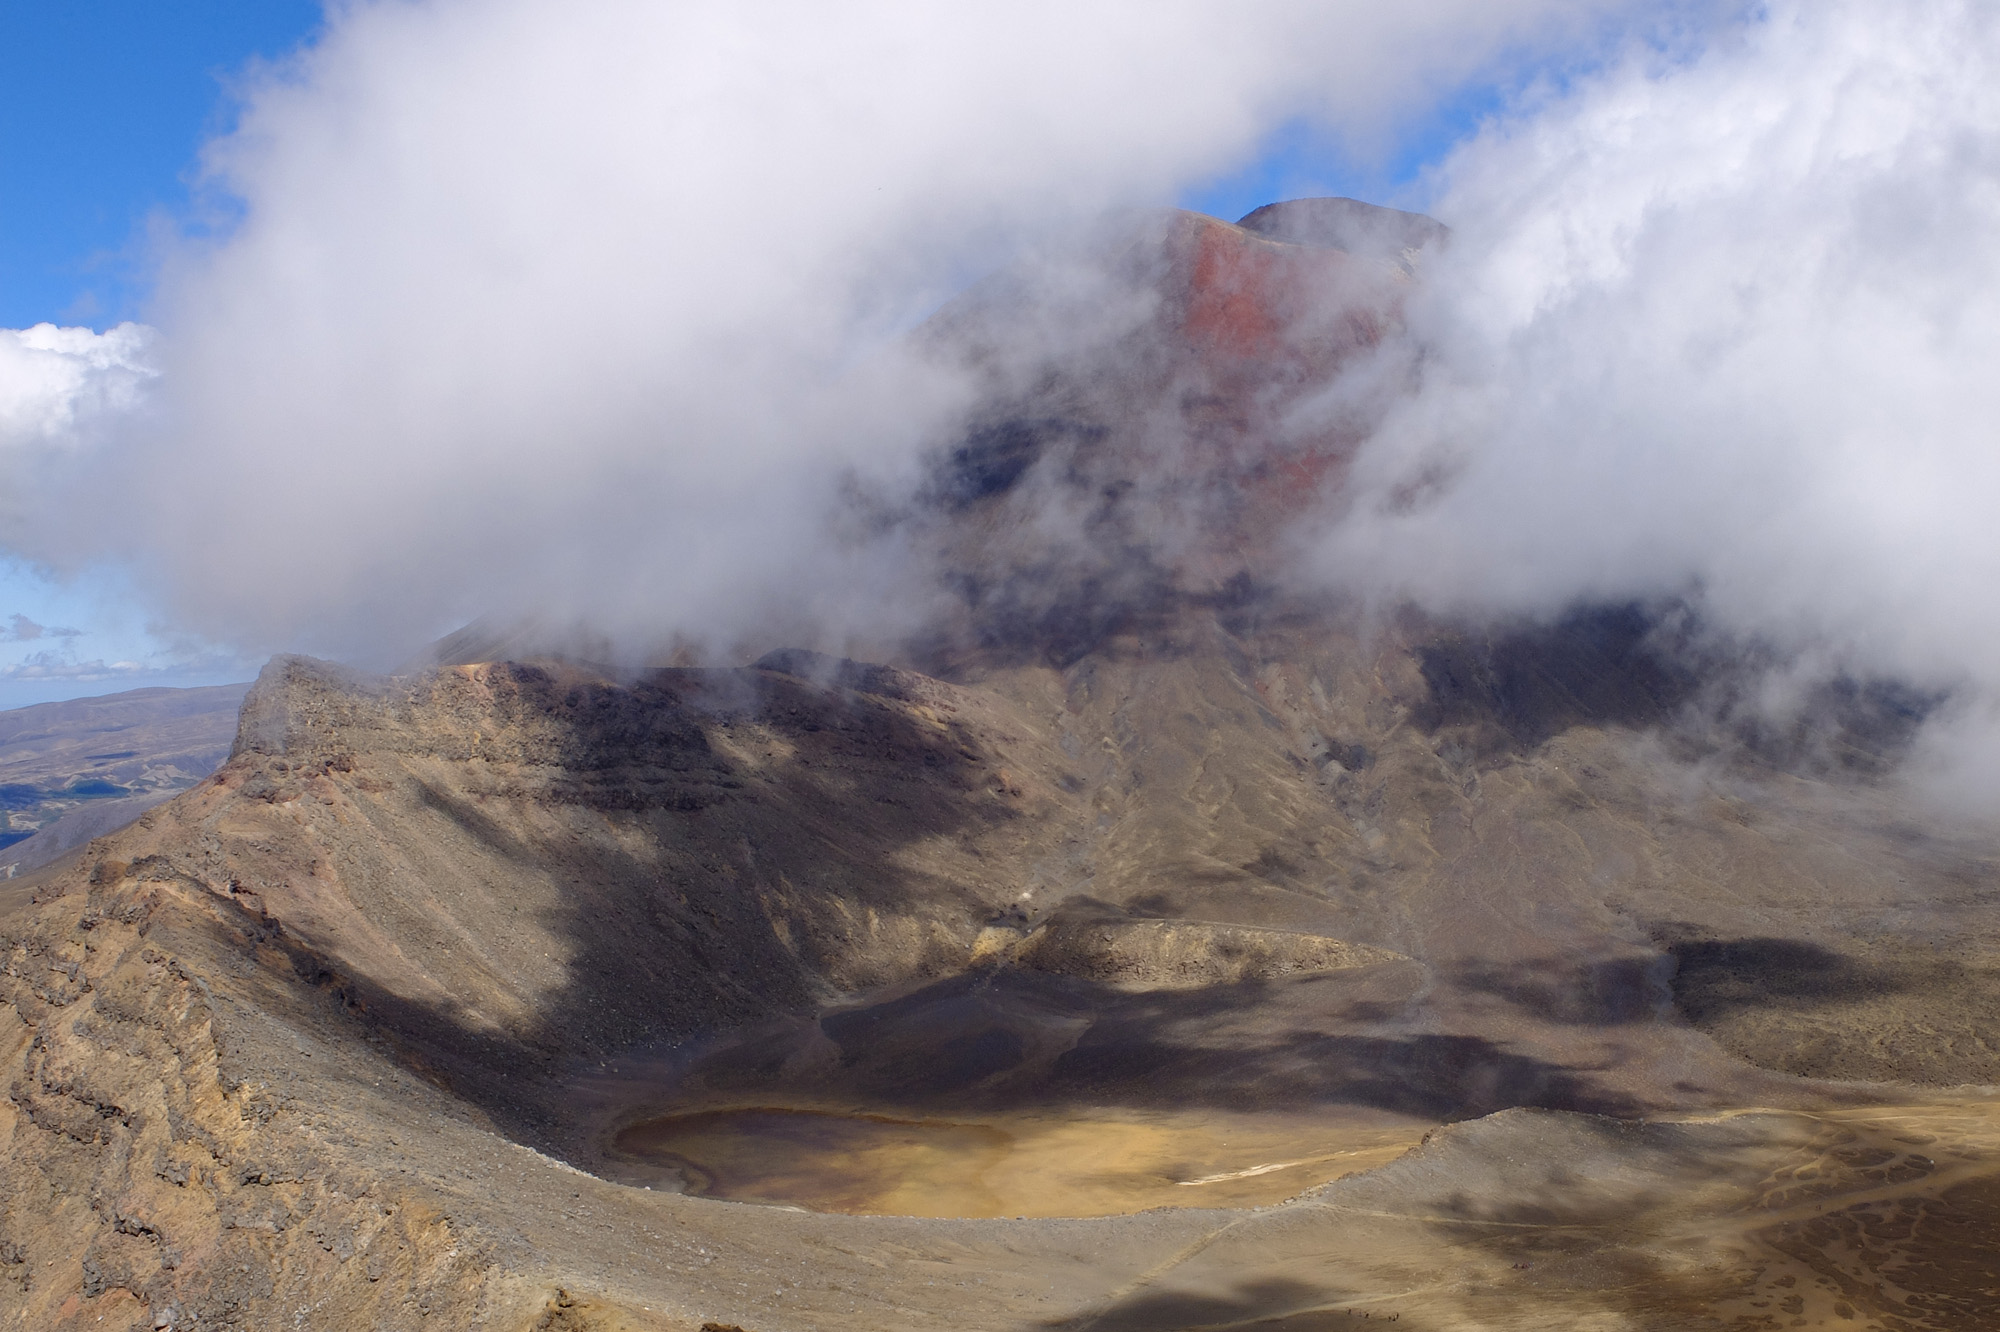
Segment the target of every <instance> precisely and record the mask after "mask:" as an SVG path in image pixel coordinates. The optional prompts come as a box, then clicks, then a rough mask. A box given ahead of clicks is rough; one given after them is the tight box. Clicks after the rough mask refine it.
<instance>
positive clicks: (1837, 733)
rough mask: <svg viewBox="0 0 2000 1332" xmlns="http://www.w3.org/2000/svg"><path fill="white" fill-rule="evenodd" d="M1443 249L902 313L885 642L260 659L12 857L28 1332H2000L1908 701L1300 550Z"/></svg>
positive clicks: (1364, 241) (1985, 843) (1131, 276)
mask: <svg viewBox="0 0 2000 1332" xmlns="http://www.w3.org/2000/svg"><path fill="white" fill-rule="evenodd" d="M1448 244H1449V237H1448V236H1447V235H1446V233H1445V232H1444V230H1443V228H1441V227H1440V226H1438V225H1437V224H1436V223H1434V222H1431V221H1430V220H1428V219H1425V218H1421V217H1416V216H1414V215H1410V214H1403V213H1396V212H1393V211H1390V210H1386V209H1375V208H1371V207H1369V206H1368V205H1365V204H1358V203H1355V202H1354V201H1349V200H1302V201H1293V202H1291V203H1287V204H1281V205H1274V206H1272V207H1270V208H1266V209H1259V210H1258V211H1257V212H1255V213H1252V214H1251V215H1250V216H1249V217H1247V218H1245V219H1243V221H1242V222H1241V223H1240V224H1237V225H1231V224H1228V223H1225V222H1222V221H1219V220H1217V219H1213V218H1204V217H1199V216H1196V215H1192V214H1185V213H1181V214H1171V215H1168V216H1165V217H1161V218H1157V219H1151V220H1148V221H1146V222H1145V223H1143V224H1141V225H1138V226H1136V227H1133V228H1131V229H1129V230H1127V231H1125V232H1123V233H1121V234H1120V235H1118V236H1116V237H1113V238H1111V239H1110V240H1108V241H1100V242H1098V245H1099V248H1098V249H1097V250H1095V251H1093V266H1094V271H1096V272H1097V273H1098V274H1099V275H1100V279H1101V280H1100V285H1098V286H1097V287H1095V288H1093V290H1092V293H1091V294H1090V296H1089V298H1088V300H1087V301H1086V302H1084V304H1085V305H1087V307H1088V308H1087V309H1084V310H1079V309H1077V308H1075V307H1074V306H1066V305H1064V303H1063V302H1064V301H1065V300H1070V301H1074V300H1075V296H1074V288H1073V287H1070V286H1065V285H1064V284H1062V283H1055V282H1052V281H1051V280H1050V279H1048V278H1047V276H1046V274H1037V273H1035V272H1017V273H1010V274H1006V275H1002V276H1001V277H999V278H996V279H993V280H990V281H989V282H987V283H983V284H981V285H980V286H979V287H976V288H974V289H973V290H971V291H969V292H967V293H966V294H965V295H964V296H963V297H961V298H960V299H959V300H958V301H956V302H954V303H953V304H952V305H950V306H948V307H947V308H946V309H945V310H943V311H941V312H940V313H939V315H938V316H937V317H936V318H935V319H933V320H932V321H931V323H930V324H928V325H927V326H926V327H925V328H924V329H922V330H920V331H919V333H918V335H917V336H918V339H919V341H920V342H921V344H922V346H923V348H924V354H926V355H929V356H933V357H936V358H939V359H940V360H941V361H943V362H945V363H948V364H950V365H952V366H954V367H955V368H957V370H959V371H960V372H962V373H964V374H967V375H969V376H972V377H974V378H975V379H976V380H977V382H979V383H980V384H981V385H982V393H981V396H980V399H979V403H978V406H977V408H976V410H974V411H973V412H972V413H971V414H970V415H969V416H968V419H967V420H966V421H965V423H964V429H963V431H962V432H961V433H960V434H959V435H958V436H956V437H955V438H953V439H951V440H947V441H943V442H941V443H940V445H939V448H938V449H937V451H936V455H935V458H934V460H933V462H934V465H933V469H932V473H931V475H930V479H929V480H928V481H927V483H926V485H925V487H924V489H923V491H922V495H921V497H920V499H919V500H918V501H917V502H916V503H915V504H914V505H913V506H911V507H910V508H908V509H907V510H906V511H903V512H900V513H898V514H897V515H896V516H895V519H894V521H896V522H897V523H898V524H900V525H901V528H902V531H903V533H904V535H905V536H906V537H907V539H908V540H909V541H910V542H911V543H913V546H914V547H915V548H919V549H922V550H924V551H926V552H928V553H929V556H930V557H932V559H933V562H934V563H935V565H936V567H938V568H940V569H943V570H945V571H946V572H945V576H944V578H943V585H942V589H941V595H940V600H939V603H938V604H939V606H940V607H941V609H940V611H939V613H938V615H937V616H936V617H935V622H934V623H930V624H928V625H926V626H925V627H924V628H923V630H922V631H921V632H919V633H915V634H913V635H911V636H910V637H908V638H907V639H905V640H903V641H899V642H896V643H893V644H885V645H883V647H882V650H881V651H880V652H879V653H876V654H873V655H876V656H878V657H879V658H880V660H878V661H860V660H851V659H847V658H840V657H833V656H827V655H822V654H820V653H818V652H814V651H810V650H805V649H787V650H780V651H776V652H772V653H770V654H768V655H765V656H762V657H760V658H759V659H757V660H755V661H753V662H749V663H747V664H742V665H737V666H731V667H692V666H662V667H659V668H656V669H649V670H646V671H644V672H640V673H638V674H636V675H633V674H630V673H625V674H618V673H613V672H610V671H607V670H604V669H601V668H599V667H596V666H592V665H590V664H588V663H585V662H581V661H578V660H575V659H565V658H561V657H557V656H543V657H539V658H536V659H529V660H514V661H508V660H490V659H484V658H486V657H488V656H490V655H491V654H490V653H487V652H484V651H482V650H480V647H479V644H480V641H481V640H480V639H479V637H478V636H477V635H467V636H462V637H461V638H459V639H458V640H456V642H455V643H453V644H449V645H447V646H446V647H445V648H444V649H443V650H441V652H440V654H439V655H440V656H441V657H442V658H443V660H441V661H440V663H439V664H437V665H436V666H435V667H430V668H426V669H422V670H416V671H412V672H409V673H406V674H402V675H396V676H374V675H367V674H362V673H358V672H355V671H352V670H349V669H347V668H344V667H341V666H337V665H334V664H331V663H326V662H318V661H312V660H308V659H304V658H298V657H285V658H280V659H278V660H276V661H273V662H272V663H271V664H270V666H269V667H267V668H266V670H265V671H264V673H263V675H262V677H261V678H260V679H259V681H258V682H257V684H256V685H255V687H254V688H253V689H252V690H251V692H250V694H249V696H248V698H247V699H246V701H245V703H244V705H243V709H242V714H241V718H240V722H239V727H238V732H237V737H236V741H235V745H234V748H233V751H232V753H231V756H230V758H229V760H228V762H227V763H225V764H224V765H223V766H222V767H221V768H220V769H219V770H218V771H217V772H216V773H215V774H214V775H213V776H212V777H209V778H208V779H206V780H204V781H203V782H202V783H201V784H200V785H199V786H198V787H196V788H195V789H193V790H191V791H188V792H186V793H185V794H182V795H180V796H178V797H177V798H175V799H173V800H172V801H170V802H168V803H166V804H163V805H159V806H156V807H154V808H152V809H150V810H148V811H147V812H146V813H145V814H144V815H143V816H142V817H140V818H139V820H138V821H137V822H136V823H134V824H133V825H131V826H129V827H127V828H125V829H123V830H122V831H119V832H116V833H114V834H112V835H109V836H106V837H102V838H99V839H98V840H96V841H93V842H92V843H90V844H89V845H88V846H87V847H85V848H83V849H82V850H81V851H80V852H78V853H76V854H75V855H72V856H71V857H69V858H68V859H66V860H63V861H61V862H59V863H57V864H55V865H53V866H50V867H47V868H44V869H41V870H37V871H35V872H33V873H29V874H26V875H23V876H21V877H20V878H18V879H16V880H14V881H11V882H9V883H7V884H5V885H0V893H4V894H6V896H5V898H4V899H0V900H4V902H5V915H4V928H5V943H6V947H7V949H8V953H7V962H6V967H5V970H4V975H3V976H0V985H4V990H0V995H4V997H5V999H6V1001H7V1002H6V1005H5V1006H4V1007H0V1050H4V1054H5V1058H6V1061H7V1078H8V1086H9V1100H8V1102H7V1103H6V1106H5V1109H4V1122H5V1129H4V1132H5V1139H4V1141H5V1152H4V1156H0V1178H4V1183H5V1190H4V1194H0V1196H3V1197H4V1199H5V1202H4V1204H0V1206H4V1209H5V1210H4V1213H0V1275H4V1276H5V1277H6V1278H7V1280H6V1283H5V1284H4V1285H0V1298H4V1301H5V1306H6V1307H8V1308H12V1309H15V1310H17V1311H18V1313H17V1315H16V1321H17V1322H19V1323H20V1324H21V1325H22V1326H34V1327H49V1328H61V1327H79V1328H81V1327H99V1326H103V1327H120V1328H124V1327H133V1328H208V1327H257V1328H262V1327H276V1326H292V1325H300V1326H311V1327H326V1328H349V1327H354V1328H370V1327H372V1328H384V1329H390V1328H394V1329H402V1328H412V1329H414V1328H432V1327H484V1328H503V1329H511V1328H519V1329H529V1328H536V1329H584V1328H591V1329H653V1328H658V1329H687V1330H688V1332H693V1330H694V1329H697V1328H709V1329H716V1328H721V1329H731V1328H739V1329H748V1330H749V1332H775V1330H778V1329H808V1328H814V1329H835V1328H841V1329H845V1328H852V1329H864V1328H865V1329H881V1328H903V1327H909V1328H916V1327H926V1328H930V1327H950V1328H968V1329H972V1328H995V1329H1000V1328H1006V1329H1026V1328H1074V1329H1094V1330H1096V1332H1111V1330H1113V1329H1195V1328H1222V1327H1230V1328H1234V1327H1252V1326H1255V1327H1262V1328H1281V1329H1285V1330H1286V1332H1308V1330H1309V1329H1310V1330H1313V1332H1318V1330H1319V1329H1331V1328H1347V1327H1351V1326H1359V1325H1361V1324H1363V1323H1366V1322H1370V1321H1388V1320H1393V1321H1397V1322H1399V1323H1401V1324H1403V1325H1404V1326H1406V1327H1409V1328H1414V1329H1423V1328H1435V1329H1445V1328H1451V1329H1463V1328H1511V1327H1529V1326H1536V1327H1544V1326H1568V1327H1594V1328H1607V1329H1610V1328H1635V1329H1637V1328H1645V1329H1657V1328H1744V1329H1748V1328H1764V1327H1791V1326H1850V1325H1851V1326H1877V1327H1882V1328H1931V1327H1935V1328H1965V1327H1977V1326H1987V1325H1995V1324H2000V1291H1996V1289H1995V1286H1994V1281H1993V1278H1992V1276H1991V1254H1992V1252H1993V1251H1994V1249H1995V1246H1996V1244H2000V1101H1996V1099H1995V1097H1994V1095H1993V1084H1995V1083H2000V1044H1996V1043H1995V1041H1994V1038H1993V1033H1994V1031H1995V1030H1996V1029H2000V929H1996V925H1997V924H2000V918H1996V916H1995V914H1994V895H1995V893H1996V890H2000V889H1996V885H2000V877H1996V858H2000V839H1996V837H1995V835H1994V834H1993V833H1992V832H1991V830H1989V829H1982V828H1976V827H1967V826H1964V825H1959V824H1954V823H1950V822H1946V821H1944V820H1942V819H1940V818H1938V817H1934V816H1932V815H1931V814H1929V813H1928V812H1926V811H1925V810H1924V809H1923V808H1921V807H1919V806H1916V805H1913V804H1911V803H1910V802H1909V801H1908V800H1907V799H1906V798H1905V797H1904V796H1903V795H1902V794H1901V791H1902V788H1901V787H1900V786H1899V785H1898V784H1897V782H1896V781H1895V774H1896V772H1897V770H1898V767H1899V765H1900V764H1901V763H1902V762H1903V761H1904V760H1905V757H1906V755H1907V750H1908V747H1909V744H1910V741H1911V738H1912V736H1913V734H1914V732H1915V729H1916V727H1917V726H1918V724H1919V723H1920V722H1921V721H1922V720H1923V719H1924V717H1925V715H1926V713H1927V710H1928V709H1929V708H1931V707H1932V706H1934V704H1935V700H1932V699H1929V698H1926V697H1925V696H1922V695H1919V694H1917V693H1915V692H1913V691H1910V690H1907V689H1902V688H1899V687H1897V686H1895V685H1894V684H1893V683H1892V682H1883V681H1852V682H1842V683H1840V684H1837V685H1835V686H1829V687H1828V692H1827V696H1826V698H1825V700H1824V703H1825V706H1823V707H1818V708H1815V709H1812V710H1810V711H1808V712H1807V713H1805V714H1803V716H1804V720H1802V721H1800V722H1799V723H1798V724H1797V727H1796V728H1795V729H1794V730H1792V731H1789V732H1786V733H1784V734H1775V733H1773V732H1772V731H1771V730H1770V728H1768V727H1766V728H1764V729H1762V730H1760V729H1757V728H1756V727H1751V726H1747V725H1746V724H1743V723H1740V722H1736V721H1732V720H1731V719H1730V714H1728V713H1727V711H1726V710H1718V709H1717V708H1716V707H1715V706H1714V700H1715V698H1716V697H1718V695H1727V694H1728V692H1729V691H1730V690H1731V689H1732V688H1734V687H1735V686H1736V685H1737V684H1738V683H1740V681H1741V680H1742V679H1743V678H1744V677H1743V672H1744V671H1746V670H1748V669H1749V668H1748V667H1747V666H1746V665H1745V664H1744V663H1743V662H1741V661H1738V660H1734V659H1731V658H1729V657H1727V656H1726V655H1725V654H1720V653H1718V652H1717V651H1716V650H1714V649H1712V648H1705V649H1702V650H1700V651H1696V650H1694V649H1692V648H1690V647H1689V646H1688V644H1687V643H1686V642H1685V641H1684V636H1677V635H1682V629H1683V628H1684V623H1685V620H1684V617H1683V616H1680V615H1678V613H1677V612H1676V611H1675V608H1663V607H1650V606H1634V605H1614V606H1583V607H1577V608H1574V609H1573V610H1572V611H1570V612H1569V613H1568V614H1566V615H1565V616H1564V617H1562V618H1561V619H1559V620H1556V621H1554V622H1552V623H1543V624H1520V625H1492V624H1483V625H1474V624H1461V623H1450V622H1444V621H1440V620H1437V619H1435V618H1432V617H1428V616H1425V615H1423V614H1420V613H1418V612H1416V611H1414V610H1401V611H1395V612H1393V613H1385V612H1383V611H1381V610H1379V608H1378V609H1369V608H1364V607H1360V606H1356V605H1350V604H1347V603H1344V602H1341V601H1339V600H1337V599H1329V598H1328V597H1326V596H1325V595H1323V594H1318V593H1308V592H1304V591H1300V590H1297V589H1293V588H1290V587H1288V586H1287V584H1286V583H1285V581H1284V578H1283V576H1282V575H1283V569H1284V567H1285V552H1286V550H1287V549H1288V545H1287V543H1288V542H1290V541H1292V540H1293V539H1295V536H1296V534H1297V532H1298V530H1299V525H1300V524H1302V523H1308V522H1311V521H1314V518H1313V515H1315V514H1323V513H1326V512H1329V511H1330V510H1329V505H1328V502H1327V501H1328V499H1329V497H1332V498H1333V499H1334V500H1337V497H1338V494H1339V490H1340V487H1341V484H1342V477H1343V475H1344V469H1345V468H1346V467H1347V465H1348V464H1349V463H1350V462H1351V460H1352V458H1353V456H1354V451H1355V450H1356V448H1358V447H1359V445H1360V443H1361V442H1362V441H1363V440H1364V439H1365V438H1366V437H1367V432H1368V430H1369V428H1370V426H1371V424H1372V420H1373V418H1372V417H1371V415H1370V413H1371V410H1372V409H1371V406H1370V404H1371V403H1375V402H1378V401H1379V400H1380V395H1381V394H1384V393H1391V392H1394V391H1395V388H1396V386H1397V385H1398V384H1400V383H1403V382H1406V380H1407V377H1408V376H1409V375H1411V374H1413V373H1416V369H1415V367H1416V365H1417V363H1418V360H1419V359H1420V353H1419V352H1415V351H1413V350H1412V349H1411V348H1410V347H1409V346H1408V345H1407V344H1408V339H1407V338H1405V337H1403V336H1401V334H1402V330H1403V308H1404V303H1405V301H1406V300H1407V299H1408V297H1409V295H1410V293H1411V292H1413V291H1414V290H1416V289H1417V287H1418V284H1420V283H1421V282H1423V281H1424V280H1426V279H1425V273H1426V270H1427V265H1428V264H1429V263H1430V260H1431V257H1432V256H1434V255H1435V254H1436V253H1437V252H1438V251H1439V250H1440V248H1441V247H1443V246H1446V245H1448ZM1331 511H1336V512H1337V503H1336V504H1334V505H1333V506H1332V510H1331ZM1051 514H1060V515H1062V516H1063V521H1062V522H1060V523H1052V522H1050V521H1049V515H1051ZM472 658H480V659H472Z"/></svg>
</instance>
